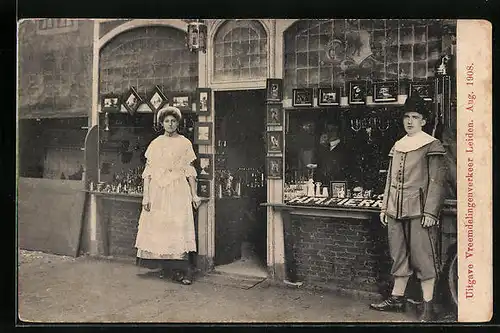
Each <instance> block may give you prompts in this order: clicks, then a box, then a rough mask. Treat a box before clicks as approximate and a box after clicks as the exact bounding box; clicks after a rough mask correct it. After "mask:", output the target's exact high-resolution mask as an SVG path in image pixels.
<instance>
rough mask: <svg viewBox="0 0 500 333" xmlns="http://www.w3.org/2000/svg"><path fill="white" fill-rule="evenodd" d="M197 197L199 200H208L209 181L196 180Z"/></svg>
mask: <svg viewBox="0 0 500 333" xmlns="http://www.w3.org/2000/svg"><path fill="white" fill-rule="evenodd" d="M197 187H198V188H197V192H198V196H199V197H201V198H210V180H206V179H201V180H198V186H197Z"/></svg>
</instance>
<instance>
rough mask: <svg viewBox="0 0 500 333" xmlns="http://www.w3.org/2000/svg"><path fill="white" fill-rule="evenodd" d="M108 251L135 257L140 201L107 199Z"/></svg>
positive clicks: (116, 254)
mask: <svg viewBox="0 0 500 333" xmlns="http://www.w3.org/2000/svg"><path fill="white" fill-rule="evenodd" d="M107 206H108V207H107V208H108V217H107V223H108V228H107V229H108V234H107V235H108V239H107V243H108V251H109V255H112V256H130V257H135V255H136V252H137V249H136V248H135V247H134V246H135V238H136V236H137V223H138V222H139V215H140V211H141V204H140V202H123V201H111V200H110V201H107Z"/></svg>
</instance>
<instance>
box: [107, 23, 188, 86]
mask: <svg viewBox="0 0 500 333" xmlns="http://www.w3.org/2000/svg"><path fill="white" fill-rule="evenodd" d="M100 52H101V54H100V61H99V84H100V86H99V92H100V94H106V93H123V92H125V91H127V89H128V87H130V86H134V87H136V88H137V90H138V91H139V93H140V94H143V95H145V94H146V93H147V92H148V91H149V90H150V89H152V87H154V86H155V85H157V84H158V85H163V86H164V89H165V90H166V91H183V92H195V91H196V87H197V86H198V55H197V54H196V53H191V52H189V50H188V49H187V47H186V33H185V32H184V31H181V30H178V29H175V28H171V27H160V26H155V27H141V28H136V29H132V30H129V31H126V32H124V33H122V34H120V35H118V36H116V37H115V38H113V39H112V40H111V41H110V42H109V43H107V44H106V45H105V46H104V47H103V48H102V49H101V51H100Z"/></svg>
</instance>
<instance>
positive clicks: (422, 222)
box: [370, 93, 446, 322]
mask: <svg viewBox="0 0 500 333" xmlns="http://www.w3.org/2000/svg"><path fill="white" fill-rule="evenodd" d="M428 117H429V114H428V107H427V106H426V105H425V103H424V101H423V99H422V98H421V97H420V96H418V94H417V93H415V94H413V95H412V96H411V97H409V98H408V99H407V100H406V102H405V105H404V108H403V112H402V118H403V125H404V128H405V131H406V133H407V135H405V136H404V137H403V138H402V139H400V140H398V141H396V143H395V144H394V146H393V147H392V149H391V151H390V153H389V156H390V162H389V170H388V173H387V181H386V186H385V191H384V198H383V202H382V208H381V213H380V222H381V223H382V225H383V226H387V227H388V238H389V249H390V253H391V258H392V260H393V265H392V269H391V274H392V276H393V277H394V287H393V290H392V293H391V296H389V298H387V299H386V300H384V301H382V302H381V303H376V304H371V305H370V308H371V309H373V310H378V311H404V309H405V302H406V300H405V296H404V295H405V290H406V286H407V284H408V280H409V278H410V276H411V275H413V273H415V274H416V277H417V278H418V279H419V280H420V285H421V287H422V295H423V300H424V302H423V305H424V306H423V311H422V313H421V316H420V321H424V322H426V321H433V320H435V319H436V318H435V313H434V307H433V296H434V285H435V281H436V278H437V273H438V270H437V263H436V260H437V258H436V255H437V247H436V245H437V233H438V225H439V214H440V211H441V208H442V205H443V202H444V196H445V187H444V181H445V177H446V166H445V163H444V155H445V153H446V151H445V149H444V147H443V145H442V144H441V142H440V141H439V140H438V139H436V138H434V137H433V136H431V135H429V134H427V133H425V132H424V131H422V127H423V126H425V124H426V119H428Z"/></svg>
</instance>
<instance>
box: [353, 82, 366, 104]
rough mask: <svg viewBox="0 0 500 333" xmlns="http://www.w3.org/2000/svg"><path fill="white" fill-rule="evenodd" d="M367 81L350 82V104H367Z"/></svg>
mask: <svg viewBox="0 0 500 333" xmlns="http://www.w3.org/2000/svg"><path fill="white" fill-rule="evenodd" d="M366 85H367V83H366V81H352V82H349V98H348V99H349V104H365V103H366V102H365V100H366Z"/></svg>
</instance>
